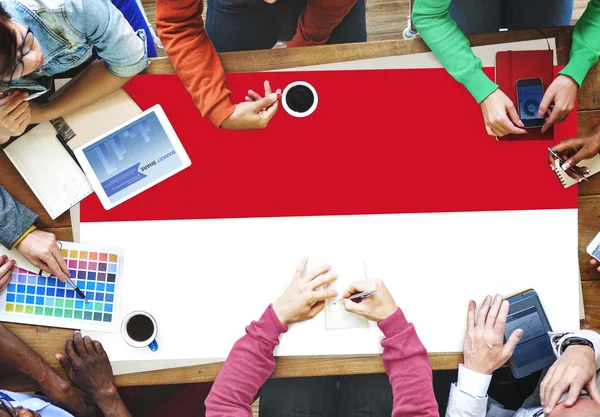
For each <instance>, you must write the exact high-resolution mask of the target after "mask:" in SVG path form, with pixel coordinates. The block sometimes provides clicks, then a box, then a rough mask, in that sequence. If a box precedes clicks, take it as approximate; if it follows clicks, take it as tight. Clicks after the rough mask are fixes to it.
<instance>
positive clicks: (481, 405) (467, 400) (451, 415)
mask: <svg viewBox="0 0 600 417" xmlns="http://www.w3.org/2000/svg"><path fill="white" fill-rule="evenodd" d="M487 403H488V399H487V397H486V398H476V397H472V396H470V395H469V394H467V393H464V392H462V391H461V390H459V389H458V388H457V387H456V384H452V387H451V388H450V398H448V407H447V408H446V417H485V415H486V414H487Z"/></svg>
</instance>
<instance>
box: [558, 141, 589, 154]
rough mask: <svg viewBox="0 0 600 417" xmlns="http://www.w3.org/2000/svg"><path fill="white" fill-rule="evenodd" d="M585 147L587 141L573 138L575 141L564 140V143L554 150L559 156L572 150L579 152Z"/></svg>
mask: <svg viewBox="0 0 600 417" xmlns="http://www.w3.org/2000/svg"><path fill="white" fill-rule="evenodd" d="M583 145H585V139H583V138H573V139H566V140H563V141H562V142H560V143H558V144H557V145H555V146H553V147H552V149H554V150H555V151H556V152H557V153H559V154H563V153H566V152H568V151H571V150H572V151H575V152H577V151H578V150H579V149H581V148H582V147H583Z"/></svg>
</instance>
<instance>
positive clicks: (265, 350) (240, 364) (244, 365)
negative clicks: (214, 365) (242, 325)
mask: <svg viewBox="0 0 600 417" xmlns="http://www.w3.org/2000/svg"><path fill="white" fill-rule="evenodd" d="M286 331H287V327H286V326H284V325H283V324H281V322H280V321H279V319H278V318H277V315H276V314H275V311H274V310H273V306H272V305H270V306H269V307H267V310H266V311H265V312H264V313H263V315H262V316H261V318H260V319H259V320H258V321H253V322H252V323H250V325H249V326H248V327H246V335H245V336H244V337H242V338H241V339H240V340H238V341H237V342H236V343H235V345H233V349H231V352H229V356H228V357H227V360H226V361H225V364H224V365H223V368H222V369H221V372H219V375H218V376H217V379H216V380H215V383H214V384H213V386H212V389H211V390H210V393H209V394H208V397H207V398H206V401H205V405H206V416H207V417H212V416H219V417H221V416H236V417H238V416H248V417H252V403H253V402H254V396H255V395H256V393H257V392H258V390H259V388H260V387H261V386H262V385H263V384H264V383H265V381H266V380H267V378H269V376H270V375H271V374H272V373H273V371H274V370H275V358H274V357H273V349H275V346H277V345H278V344H279V335H280V334H281V333H285V332H286Z"/></svg>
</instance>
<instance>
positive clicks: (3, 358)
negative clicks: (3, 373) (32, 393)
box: [0, 324, 60, 391]
mask: <svg viewBox="0 0 600 417" xmlns="http://www.w3.org/2000/svg"><path fill="white" fill-rule="evenodd" d="M0 364H1V365H2V367H3V368H4V369H9V370H12V371H18V372H20V373H21V374H23V375H25V376H27V377H29V378H30V379H31V380H33V381H34V382H35V383H36V384H38V385H39V387H40V388H41V389H42V391H46V389H47V388H48V387H52V386H55V385H56V384H57V381H58V380H59V379H60V376H59V375H58V374H57V373H56V372H55V371H54V370H53V369H52V368H51V367H50V365H48V364H47V363H46V362H45V361H44V360H43V359H42V358H41V357H40V356H39V355H38V354H37V353H35V352H34V351H33V350H32V349H31V348H30V347H29V346H27V345H26V344H25V343H24V342H23V341H22V340H21V339H19V338H18V337H17V336H15V335H14V334H13V333H11V332H10V331H9V330H8V329H7V328H6V327H4V326H3V325H1V324H0Z"/></svg>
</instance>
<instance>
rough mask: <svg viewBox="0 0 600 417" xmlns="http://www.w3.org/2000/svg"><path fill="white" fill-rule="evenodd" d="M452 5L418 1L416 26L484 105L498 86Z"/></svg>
mask: <svg viewBox="0 0 600 417" xmlns="http://www.w3.org/2000/svg"><path fill="white" fill-rule="evenodd" d="M595 1H600V0H595ZM449 6H450V0H415V5H414V8H413V13H412V19H413V23H414V24H415V27H416V28H417V30H418V31H419V34H420V35H421V37H422V38H423V40H424V41H425V43H426V44H427V46H429V48H430V49H431V50H432V51H433V53H434V54H435V56H437V58H438V59H439V60H440V62H441V63H442V65H443V66H444V68H446V70H447V71H448V72H449V73H450V75H452V76H453V77H454V79H456V80H457V81H458V82H460V83H462V84H463V85H464V86H465V87H466V88H467V90H469V92H470V93H471V95H472V96H473V97H474V98H475V100H477V102H478V103H481V102H482V101H483V99H485V98H486V97H487V96H489V95H490V94H491V93H493V92H494V91H495V90H496V89H497V88H498V85H497V84H495V83H494V82H493V81H492V80H490V79H489V78H488V76H487V75H485V73H484V72H483V70H482V69H481V67H482V65H481V60H480V59H479V58H477V57H476V56H475V54H473V51H472V50H471V45H470V44H469V41H468V40H467V38H466V37H465V35H464V34H463V33H462V32H461V31H460V29H459V28H458V26H457V25H456V23H455V22H454V20H452V18H451V17H450V13H449V12H448V7H449Z"/></svg>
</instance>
